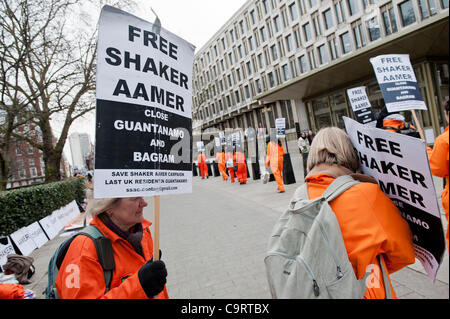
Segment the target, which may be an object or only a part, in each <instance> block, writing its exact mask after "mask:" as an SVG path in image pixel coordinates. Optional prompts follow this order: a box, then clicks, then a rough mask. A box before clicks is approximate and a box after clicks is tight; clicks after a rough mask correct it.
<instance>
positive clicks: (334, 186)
mask: <svg viewBox="0 0 450 319" xmlns="http://www.w3.org/2000/svg"><path fill="white" fill-rule="evenodd" d="M359 183H360V182H359V181H356V180H354V179H353V177H351V176H350V175H343V176H339V177H338V178H336V179H335V180H334V181H333V182H332V183H331V184H330V185H329V186H328V187H327V189H326V190H325V192H324V193H323V195H322V197H323V198H325V199H326V200H327V201H332V200H333V199H335V198H336V197H338V196H339V195H341V194H342V193H343V192H345V191H346V190H347V189H349V188H350V187H352V186H354V185H356V184H359Z"/></svg>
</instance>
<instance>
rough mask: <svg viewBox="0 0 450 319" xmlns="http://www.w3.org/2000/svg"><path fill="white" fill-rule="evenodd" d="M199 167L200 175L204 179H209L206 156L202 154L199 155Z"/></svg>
mask: <svg viewBox="0 0 450 319" xmlns="http://www.w3.org/2000/svg"><path fill="white" fill-rule="evenodd" d="M197 165H198V168H199V169H200V175H201V176H202V179H204V178H205V176H206V177H208V165H207V164H206V156H205V154H203V153H202V152H200V153H198V156H197Z"/></svg>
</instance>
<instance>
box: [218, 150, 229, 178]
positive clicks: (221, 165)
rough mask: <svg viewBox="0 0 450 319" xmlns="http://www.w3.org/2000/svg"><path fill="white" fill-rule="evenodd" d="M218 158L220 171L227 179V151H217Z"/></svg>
mask: <svg viewBox="0 0 450 319" xmlns="http://www.w3.org/2000/svg"><path fill="white" fill-rule="evenodd" d="M216 160H217V163H218V166H219V171H220V173H221V174H222V179H223V180H224V181H226V180H227V179H228V175H227V167H226V165H225V153H224V152H217V154H216Z"/></svg>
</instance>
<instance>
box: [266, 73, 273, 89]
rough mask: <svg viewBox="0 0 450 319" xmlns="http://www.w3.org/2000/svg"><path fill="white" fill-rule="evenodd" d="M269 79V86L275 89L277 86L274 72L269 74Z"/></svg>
mask: <svg viewBox="0 0 450 319" xmlns="http://www.w3.org/2000/svg"><path fill="white" fill-rule="evenodd" d="M267 77H268V79H269V86H270V87H271V88H273V87H274V86H275V78H274V76H273V72H270V73H269V74H267Z"/></svg>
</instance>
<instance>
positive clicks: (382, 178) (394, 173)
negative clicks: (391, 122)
mask: <svg viewBox="0 0 450 319" xmlns="http://www.w3.org/2000/svg"><path fill="white" fill-rule="evenodd" d="M344 122H345V128H346V130H347V133H348V135H349V137H350V140H351V141H352V144H353V146H354V147H355V149H356V150H357V152H358V157H359V160H360V162H361V166H362V169H363V172H364V173H365V174H367V175H370V176H372V177H374V178H375V179H376V180H377V181H378V184H379V186H380V188H381V190H382V191H383V192H384V193H385V194H386V195H387V196H388V197H389V198H390V199H391V200H392V201H393V202H394V204H395V205H396V206H397V208H398V209H399V211H400V212H401V214H402V216H403V218H405V220H406V221H407V222H408V224H409V227H410V229H411V232H412V234H413V243H414V250H415V255H416V258H417V259H419V260H420V261H421V263H422V265H423V267H424V269H425V270H426V271H427V273H428V276H429V277H430V278H431V280H433V281H434V279H435V278H436V273H437V271H438V269H439V265H440V263H441V261H442V258H443V254H444V251H445V241H444V231H443V227H442V222H441V216H440V211H439V204H438V202H437V199H436V191H435V188H434V182H433V179H432V176H431V172H430V167H429V163H428V157H427V153H426V148H425V143H424V141H422V140H421V139H418V138H414V137H411V136H407V135H403V134H398V133H393V132H388V131H385V130H382V129H377V128H373V127H369V126H367V125H362V124H360V123H358V122H356V121H354V120H352V119H350V118H347V117H344Z"/></svg>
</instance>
